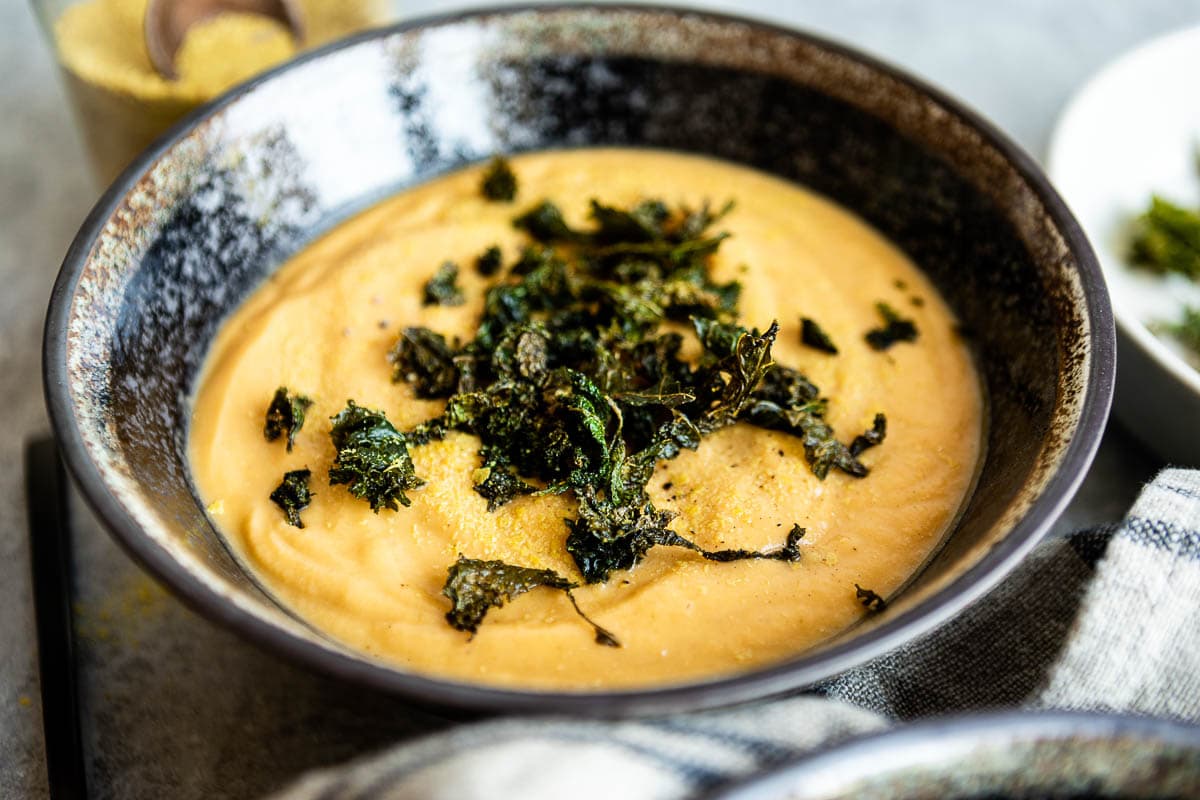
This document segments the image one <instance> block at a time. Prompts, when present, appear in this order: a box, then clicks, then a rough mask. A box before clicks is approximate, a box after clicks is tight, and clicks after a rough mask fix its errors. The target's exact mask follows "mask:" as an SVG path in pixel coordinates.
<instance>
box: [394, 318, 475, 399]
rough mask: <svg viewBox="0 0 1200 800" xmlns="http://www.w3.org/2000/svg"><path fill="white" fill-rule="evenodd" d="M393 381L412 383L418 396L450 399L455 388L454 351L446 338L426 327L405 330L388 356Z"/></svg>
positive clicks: (456, 383)
mask: <svg viewBox="0 0 1200 800" xmlns="http://www.w3.org/2000/svg"><path fill="white" fill-rule="evenodd" d="M388 360H389V361H391V362H392V380H393V381H396V382H399V381H405V382H407V383H411V384H412V385H413V388H414V389H415V390H416V393H417V397H421V398H425V399H432V398H436V397H449V396H450V395H452V394H454V391H455V388H456V387H457V386H458V368H457V367H456V366H455V365H454V352H453V351H452V350H451V349H450V347H449V345H447V344H446V338H445V337H444V336H442V335H441V334H440V333H434V332H433V331H431V330H429V329H428V328H405V329H404V330H403V331H401V332H400V337H399V338H398V339H396V344H395V345H393V347H392V351H391V352H390V353H389V354H388Z"/></svg>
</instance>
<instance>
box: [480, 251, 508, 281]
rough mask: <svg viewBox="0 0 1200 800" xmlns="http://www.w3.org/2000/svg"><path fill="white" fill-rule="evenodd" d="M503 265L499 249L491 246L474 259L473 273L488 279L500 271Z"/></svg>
mask: <svg viewBox="0 0 1200 800" xmlns="http://www.w3.org/2000/svg"><path fill="white" fill-rule="evenodd" d="M503 263H504V255H503V254H502V253H501V252H500V248H499V247H498V246H496V245H492V246H491V247H489V248H488V249H487V250H484V251H483V252H482V253H480V254H479V257H478V258H476V259H475V271H476V272H478V273H479V274H480V275H482V276H483V277H485V278H490V277H492V276H493V275H495V274H496V273H497V272H499V271H500V267H501V265H502V264H503Z"/></svg>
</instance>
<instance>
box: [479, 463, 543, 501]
mask: <svg viewBox="0 0 1200 800" xmlns="http://www.w3.org/2000/svg"><path fill="white" fill-rule="evenodd" d="M474 488H475V491H476V493H478V494H479V496H480V497H483V498H484V499H485V500H487V501H488V505H487V509H488V511H495V510H496V509H497V508H499V507H500V506H502V505H504V504H505V503H507V502H508V501H509V500H512V499H513V498H514V497H516V496H517V495H521V494H533V493H534V492H536V491H537V487H536V486H530V485H529V484H528V483H526V482H525V481H523V480H521V479H520V478H518V477H517V476H516V475H515V474H514V473H513V471H512V470H511V469H506V468H504V467H495V468H491V467H483V468H481V469H480V470H478V472H477V474H476V480H475V487H474Z"/></svg>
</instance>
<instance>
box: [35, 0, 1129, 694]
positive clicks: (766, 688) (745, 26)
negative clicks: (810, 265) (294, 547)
mask: <svg viewBox="0 0 1200 800" xmlns="http://www.w3.org/2000/svg"><path fill="white" fill-rule="evenodd" d="M588 145H618V146H636V147H655V148H667V149H673V150H680V151H687V152H693V153H702V154H706V155H710V156H715V157H717V158H722V159H727V160H730V161H734V162H738V163H741V164H746V165H749V166H752V167H755V168H757V169H760V170H764V171H766V172H770V173H773V174H776V175H779V176H782V177H784V178H787V179H791V180H793V181H796V182H798V183H801V184H804V185H805V186H807V187H810V188H812V189H814V190H816V191H818V192H820V193H823V194H824V195H826V196H828V197H830V198H832V199H833V200H835V201H836V202H838V203H840V204H841V205H843V206H845V207H847V208H849V209H851V210H852V211H854V212H856V213H857V214H859V215H860V216H861V217H863V218H864V219H865V220H866V221H867V222H869V223H870V224H871V225H873V226H874V227H875V228H876V229H878V230H879V231H881V232H882V233H883V234H884V235H886V236H887V237H888V238H890V239H891V240H892V241H893V242H894V243H895V244H896V245H898V246H899V247H900V248H901V249H903V250H904V251H905V252H906V253H907V254H908V255H909V256H910V257H912V258H913V259H914V260H915V261H916V263H917V264H918V265H920V267H921V268H922V269H923V270H924V271H925V272H926V273H927V274H928V275H929V277H930V278H931V279H932V280H933V282H934V283H935V284H936V285H937V286H938V288H939V290H940V291H941V292H942V294H943V295H944V296H945V298H946V299H947V301H948V302H949V303H950V305H951V307H952V308H953V309H954V311H955V312H956V313H957V314H958V316H959V318H960V320H961V321H962V323H963V327H964V335H965V336H967V337H969V340H970V342H971V344H972V346H973V348H974V350H975V354H976V359H977V362H978V366H979V370H980V372H981V374H982V377H983V380H984V382H985V384H986V394H987V397H988V402H989V412H988V413H989V421H988V429H987V441H986V455H985V457H984V461H983V463H982V466H981V469H980V473H979V479H978V488H977V489H976V490H975V492H974V493H973V495H972V496H971V498H970V500H969V502H968V504H967V505H966V507H965V509H964V510H963V513H962V516H961V519H960V521H959V523H958V525H957V527H956V528H955V530H954V531H953V532H952V534H951V535H950V536H949V537H948V539H947V541H946V543H945V545H944V546H943V547H942V549H941V550H940V551H939V552H938V554H937V555H936V556H935V557H934V558H933V559H932V560H931V562H930V563H929V564H928V566H927V567H926V568H925V569H924V570H923V571H922V572H921V574H920V575H919V576H918V577H917V578H916V579H915V580H914V581H913V582H911V584H910V585H909V586H908V587H907V588H906V589H905V590H904V591H903V592H902V593H901V594H900V595H899V596H898V597H896V598H894V601H893V603H892V606H891V608H890V609H889V611H888V612H887V613H885V614H882V615H878V618H876V619H873V620H872V621H871V623H870V624H866V625H861V626H858V627H857V628H855V629H853V630H852V631H850V632H848V633H847V634H845V635H843V636H841V637H839V638H838V639H836V640H835V641H833V642H831V643H829V644H828V645H826V646H823V647H822V648H820V649H818V650H815V651H813V652H810V653H806V654H803V655H800V656H798V657H796V658H793V659H790V660H788V661H787V662H786V663H781V664H778V665H774V666H771V667H769V668H765V669H759V670H756V671H753V672H747V673H745V674H741V675H736V676H732V677H721V678H716V679H713V680H711V681H706V682H699V683H693V684H688V685H680V686H668V687H662V688H652V689H645V690H630V691H620V692H591V693H563V692H540V691H537V692H534V691H518V690H509V689H499V688H492V687H487V686H480V685H472V684H464V683H455V682H453V681H447V680H440V679H436V678H432V677H427V676H422V675H414V674H410V673H406V672H404V671H402V670H400V669H397V668H394V667H392V666H389V665H387V664H383V663H380V662H377V661H373V660H371V659H370V658H368V657H366V656H364V655H362V654H360V653H357V652H353V651H350V650H348V649H347V648H345V647H343V646H341V645H339V644H338V643H336V642H333V641H331V640H330V639H328V638H327V637H325V636H323V635H322V634H321V633H320V632H318V631H316V630H314V629H312V628H311V627H310V626H308V625H307V624H305V623H304V622H303V621H302V620H299V619H297V618H296V617H295V616H294V615H292V614H291V613H289V612H288V611H287V610H285V609H282V608H280V607H279V606H278V605H277V604H276V603H275V602H273V601H272V599H271V598H270V597H268V596H267V595H266V594H265V593H264V592H263V591H262V590H261V589H260V588H259V587H258V586H257V585H256V583H255V582H254V581H253V580H252V579H251V578H250V577H249V576H248V575H247V574H246V573H245V572H244V571H243V570H242V568H241V567H240V566H239V565H238V564H237V562H236V561H235V560H234V559H233V557H232V556H231V555H230V552H229V551H228V549H227V547H226V544H225V543H224V541H223V539H222V537H221V536H220V535H219V534H218V533H217V531H216V530H214V528H213V526H212V524H211V523H210V521H209V520H208V518H207V517H206V515H205V512H204V509H203V507H202V506H201V504H200V503H199V502H198V500H197V497H196V494H195V491H194V488H193V485H192V482H191V480H190V477H189V469H188V462H187V455H186V453H187V449H186V433H187V422H188V418H189V413H188V404H189V398H190V396H191V394H192V391H193V390H194V388H195V383H196V379H197V375H198V373H199V372H200V369H201V366H202V364H203V361H204V357H205V354H206V352H207V350H208V347H209V345H210V343H211V341H212V339H213V337H214V335H215V333H216V331H217V329H218V327H219V326H220V324H221V322H222V321H223V319H224V318H226V317H227V316H228V315H229V314H230V313H231V312H232V311H233V310H234V309H235V308H237V306H238V305H239V303H240V302H241V301H242V300H244V299H245V298H246V297H247V295H248V294H249V293H251V292H252V291H253V290H254V288H255V287H256V286H257V285H258V284H259V283H260V282H261V281H262V280H263V279H264V277H265V276H267V275H268V274H269V273H270V272H271V271H272V270H273V269H275V268H276V267H277V266H278V265H279V264H280V263H282V262H283V261H284V260H286V259H287V258H288V257H289V256H290V255H291V254H293V253H295V252H296V251H297V250H299V249H300V248H301V247H303V246H304V245H305V243H306V242H308V241H311V240H312V239H313V237H314V236H316V235H318V234H319V233H320V232H323V231H325V230H328V229H329V228H330V227H331V226H333V225H335V224H337V223H338V222H339V221H341V220H344V219H345V218H346V217H347V216H349V215H350V214H352V213H353V212H355V211H357V210H360V209H362V208H363V207H365V206H367V205H369V204H371V203H373V202H375V201H377V200H379V199H382V198H384V197H386V196H388V195H390V194H392V193H394V192H396V191H398V190H400V189H403V188H404V187H406V186H410V185H412V184H414V183H417V182H420V181H423V180H426V179H428V178H431V177H433V176H436V175H439V174H442V173H444V172H446V171H448V170H452V169H455V168H457V167H459V166H461V165H463V164H466V163H468V162H472V161H474V160H478V159H482V158H485V157H487V156H489V155H491V154H493V153H497V152H519V151H529V150H538V149H544V148H561V147H578V146H588ZM44 358H45V365H44V368H45V381H46V394H47V402H48V405H49V409H50V413H51V418H52V420H53V424H54V429H55V432H56V434H57V435H58V437H59V441H60V443H61V445H62V448H63V450H64V455H65V458H66V461H67V464H68V466H69V467H70V469H71V471H72V472H73V473H74V475H75V477H76V479H77V480H78V482H79V484H80V486H81V489H82V491H83V493H84V496H85V497H86V498H87V499H88V501H89V502H90V503H91V505H92V506H93V507H94V508H95V509H96V511H97V512H98V514H99V516H100V518H101V519H102V520H103V521H104V522H105V523H106V525H107V526H108V527H109V529H110V530H111V531H112V532H113V534H114V535H115V536H116V538H117V539H118V540H119V541H120V542H121V543H122V544H123V545H124V546H125V547H126V548H127V549H128V551H129V552H130V553H131V554H132V555H133V556H134V557H135V558H136V559H137V560H138V561H140V562H141V563H142V564H143V565H144V566H145V567H146V568H147V569H148V570H149V571H151V572H152V573H153V574H154V575H156V576H157V577H158V578H159V579H161V580H162V581H163V582H164V583H166V584H167V585H168V586H169V587H171V588H172V589H173V590H174V591H175V592H176V593H177V594H178V595H179V596H180V597H182V598H183V599H184V600H185V601H187V602H188V603H189V604H190V605H192V606H193V607H194V608H196V609H197V610H199V611H200V612H201V613H202V614H204V615H205V616H207V617H209V618H210V619H213V620H215V621H217V622H220V623H223V624H225V625H227V626H229V627H231V628H232V629H234V630H236V631H238V632H240V633H241V634H243V635H244V636H246V637H247V638H248V639H250V640H253V641H255V642H258V643H260V644H262V645H264V646H266V647H267V648H268V649H271V650H273V651H275V652H278V653H281V654H283V655H285V656H286V657H288V658H291V659H293V660H295V661H298V662H301V663H303V664H306V665H309V666H312V667H315V668H318V669H321V670H324V671H326V672H329V673H332V674H335V675H338V676H341V677H343V678H345V679H348V680H350V681H355V682H358V683H360V684H362V685H363V686H369V687H373V688H377V689H382V690H387V691H391V692H398V693H401V694H403V695H405V696H407V697H409V698H412V699H413V700H414V701H416V702H422V703H425V704H432V705H440V706H455V707H459V708H464V709H472V710H481V711H504V712H533V711H538V712H550V711H553V712H562V713H579V714H602V715H616V714H628V713H644V712H661V711H667V710H679V709H691V708H698V707H704V706H712V705H717V704H726V703H732V702H737V701H742V700H747V699H751V698H758V697H763V696H767V695H770V694H774V693H779V692H784V691H788V690H792V689H796V688H799V687H804V686H809V685H812V684H813V683H815V682H817V681H820V680H822V679H825V678H828V677H829V676H831V675H834V674H836V673H837V672H839V671H842V670H845V669H847V668H849V667H852V666H854V665H857V664H861V663H862V662H864V661H865V660H867V659H869V658H871V657H873V656H876V655H879V654H880V653H882V652H884V651H885V650H887V649H889V648H892V647H895V646H898V645H900V644H902V643H904V642H906V641H909V640H911V639H912V638H914V637H916V636H917V635H919V634H920V633H922V632H924V631H926V630H928V629H930V628H931V627H933V626H934V625H936V624H938V623H940V622H943V621H945V620H946V619H948V618H949V617H950V616H951V615H953V614H954V613H955V612H957V611H958V610H960V609H961V608H963V606H965V605H966V604H967V603H968V602H970V601H971V600H972V599H974V598H976V597H978V596H979V595H981V594H982V593H983V592H985V591H986V590H987V589H989V588H990V587H992V586H993V585H995V584H996V583H997V582H998V581H999V580H1000V579H1001V578H1002V577H1003V576H1004V575H1005V574H1006V573H1007V572H1008V571H1009V570H1011V569H1012V567H1013V566H1014V565H1015V564H1016V563H1017V562H1018V561H1019V560H1020V559H1021V557H1022V556H1023V555H1025V554H1026V553H1027V552H1028V551H1029V550H1030V549H1031V548H1032V547H1033V545H1034V544H1035V543H1036V542H1037V540H1038V539H1039V537H1040V536H1041V535H1042V534H1043V533H1044V532H1045V531H1046V530H1047V528H1048V527H1049V526H1050V524H1051V523H1052V522H1053V520H1054V519H1055V517H1056V516H1057V515H1058V513H1059V512H1060V511H1061V510H1062V509H1063V507H1064V506H1065V505H1066V503H1067V501H1068V500H1069V499H1070V497H1071V495H1072V493H1073V492H1074V490H1075V488H1076V487H1077V485H1078V484H1079V482H1080V480H1081V479H1082V477H1083V475H1084V472H1085V471H1086V468H1087V466H1088V464H1089V463H1090V461H1091V458H1092V456H1093V454H1094V452H1095V449H1096V447H1097V446H1098V443H1099V440H1100V435H1101V432H1102V430H1103V427H1104V422H1105V419H1106V416H1107V413H1108V408H1109V402H1110V397H1111V392H1112V381H1113V323H1112V318H1111V313H1110V308H1109V304H1108V297H1107V295H1106V292H1105V289H1104V285H1103V283H1102V281H1101V278H1100V274H1099V271H1098V269H1097V266H1096V263H1095V259H1094V257H1093V255H1092V252H1091V250H1090V248H1089V247H1088V244H1087V242H1086V241H1085V239H1084V237H1083V235H1082V234H1081V233H1080V231H1079V228H1078V226H1077V225H1076V224H1075V222H1074V220H1073V219H1072V218H1071V216H1070V215H1069V213H1068V212H1067V210H1066V208H1065V207H1064V206H1063V204H1062V202H1061V201H1060V200H1059V198H1058V197H1057V195H1056V194H1055V193H1054V191H1053V190H1052V189H1051V188H1050V186H1049V185H1048V183H1047V181H1046V179H1045V178H1044V177H1043V176H1042V174H1041V172H1040V171H1039V170H1038V168H1037V167H1036V166H1035V165H1034V164H1033V162H1032V161H1031V160H1030V159H1029V158H1028V157H1027V156H1026V155H1024V154H1023V153H1022V152H1021V151H1020V150H1019V149H1018V148H1016V147H1015V146H1014V145H1012V144H1011V143H1010V142H1009V141H1008V140H1007V139H1005V138H1004V137H1003V136H1002V135H1001V134H999V133H998V132H997V131H995V130H994V129H993V128H992V127H991V126H990V125H988V124H987V123H985V122H984V121H982V120H981V119H979V118H978V117H977V116H975V115H974V114H973V113H971V112H970V111H968V110H966V109H964V108H963V107H962V106H960V105H959V104H957V103H956V102H954V101H952V100H950V99H949V98H947V97H945V96H944V95H942V94H940V93H939V92H937V91H936V90H933V89H931V88H929V87H926V86H923V85H922V84H920V83H919V82H918V81H915V80H913V79H912V78H909V77H907V76H905V75H903V74H901V73H900V72H898V71H897V70H895V69H893V68H890V67H888V66H885V65H883V64H880V63H879V62H876V61H874V60H873V59H871V58H869V57H866V56H863V55H861V54H858V53H855V52H853V51H850V50H847V49H845V48H843V47H841V46H838V45H835V44H832V43H829V42H826V41H823V40H820V39H817V38H814V37H812V36H808V35H805V34H802V33H797V32H794V31H789V30H784V29H780V28H776V27H772V26H769V25H765V24H761V23H757V22H751V21H747V20H741V19H736V18H731V17H723V16H717V15H712V14H701V13H694V12H689V11H685V10H670V9H654V8H624V7H600V8H589V7H558V8H522V9H505V10H496V11H477V12H471V13H466V14H462V15H456V16H449V17H441V18H435V19H429V20H422V21H417V22H412V23H408V24H404V25H400V26H397V27H394V28H390V29H385V30H381V31H377V32H372V33H370V34H366V35H363V36H360V37H357V38H354V39H351V40H348V41H346V42H344V43H342V44H339V45H337V46H334V47H331V48H327V49H325V50H322V51H318V52H316V53H313V54H311V55H308V56H306V57H303V58H301V59H299V60H298V61H296V62H294V63H291V64H289V65H287V66H285V67H282V68H280V69H278V70H276V71H274V72H271V73H268V74H267V75H265V76H263V77H261V78H259V79H257V80H255V81H253V82H251V83H249V84H247V85H245V86H242V87H240V88H238V89H236V90H234V91H233V92H231V93H230V94H228V95H226V96H225V97H223V98H221V99H220V100H218V101H217V102H215V103H214V104H212V105H210V106H207V107H205V108H204V109H201V110H200V111H199V112H197V113H196V114H194V115H193V116H191V117H190V118H189V119H187V120H186V121H184V122H183V123H182V124H181V125H180V126H178V127H177V128H175V129H174V130H173V131H172V132H171V133H169V134H168V135H167V136H165V137H164V138H163V139H162V140H160V141H159V142H158V143H157V144H156V145H155V146H154V147H152V148H151V149H150V150H149V151H148V152H146V153H145V154H144V155H143V156H142V157H141V158H140V159H138V160H137V162H135V163H134V165H133V166H131V167H130V168H129V169H128V170H127V171H126V172H125V173H124V174H123V175H122V176H121V177H120V178H119V179H118V180H117V181H116V183H115V184H114V185H113V186H112V188H111V189H110V190H109V191H108V193H107V194H106V195H105V196H104V197H103V198H102V200H101V201H100V202H99V204H98V205H97V206H96V208H95V210H94V211H93V212H92V213H91V215H90V216H89V217H88V219H87V221H86V222H85V223H84V225H83V227H82V229H81V231H80V233H79V235H78V237H77V239H76V240H75V242H74V244H73V245H72V247H71V249H70V251H69V252H68V254H67V257H66V260H65V262H64V264H63V268H62V271H61V273H60V275H59V278H58V282H57V284H56V285H55V288H54V293H53V297H52V299H51V303H50V311H49V316H48V319H47V325H46V339H45V354H44Z"/></svg>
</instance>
